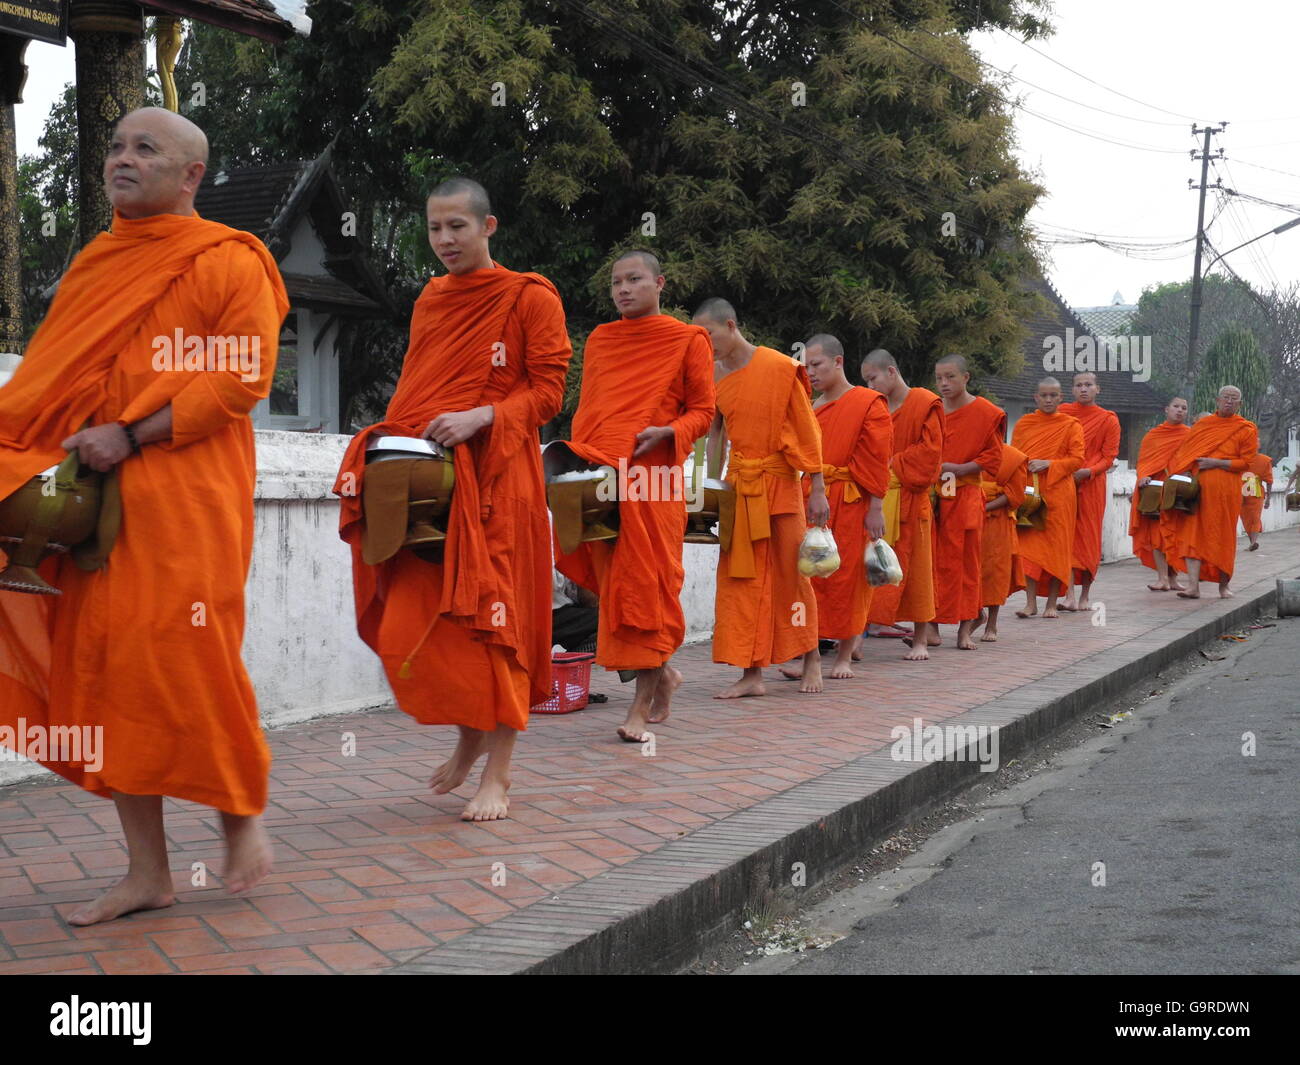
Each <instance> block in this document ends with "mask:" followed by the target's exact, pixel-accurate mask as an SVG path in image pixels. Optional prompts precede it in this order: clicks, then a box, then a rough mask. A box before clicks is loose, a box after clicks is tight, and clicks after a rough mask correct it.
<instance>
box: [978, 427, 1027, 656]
mask: <svg viewBox="0 0 1300 1065" xmlns="http://www.w3.org/2000/svg"><path fill="white" fill-rule="evenodd" d="M1026 462H1028V459H1027V458H1026V456H1025V453H1024V452H1023V451H1017V450H1016V449H1015V448H1014V447H1012V446H1011V445H1010V444H1003V445H1002V455H1001V459H1000V461H999V462H998V471H997V473H995V474H994V475H993V476H992V477H981V478H980V489H981V490H982V492H983V495H984V535H983V537H982V538H981V539H980V604H981V610H980V616H979V620H978V621H976V623H975V628H976V629H978V628H980V627H981V626H983V628H984V635H983V636H981V637H980V640H981V641H982V642H983V643H994V642H996V641H997V638H998V613H999V611H1000V610H1001V609H1002V604H1003V603H1005V602H1006V601H1007V597H1008V596H1009V595H1011V593H1012V592H1017V591H1019V590H1020V589H1021V588H1023V587H1024V586H1025V574H1024V570H1023V568H1022V567H1021V565H1020V543H1019V538H1018V537H1017V536H1016V508H1017V507H1018V506H1020V504H1021V503H1022V502H1024V498H1025V485H1026V483H1028V471H1027V470H1026V468H1025V464H1026Z"/></svg>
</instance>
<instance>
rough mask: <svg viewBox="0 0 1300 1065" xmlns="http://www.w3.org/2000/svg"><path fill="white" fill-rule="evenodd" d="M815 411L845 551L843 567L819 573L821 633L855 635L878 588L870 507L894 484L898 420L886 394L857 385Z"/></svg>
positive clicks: (833, 526) (833, 525)
mask: <svg viewBox="0 0 1300 1065" xmlns="http://www.w3.org/2000/svg"><path fill="white" fill-rule="evenodd" d="M813 409H814V412H815V413H816V415H817V424H818V425H820V426H821V431H822V473H823V475H824V476H825V478H826V498H827V500H828V502H829V503H830V508H831V520H830V530H831V533H832V534H833V535H834V537H835V544H836V546H837V547H838V548H839V552H840V568H839V569H837V570H836V571H835V572H834V573H832V574H831V575H830V576H829V577H815V578H813V582H812V586H813V592H814V593H815V594H816V596H817V623H818V635H820V636H821V638H822V639H823V640H850V639H852V638H853V637H855V636H860V635H861V634H862V631H863V630H864V629H865V628H866V627H867V615H868V612H869V610H870V608H871V597H872V592H873V591H874V589H873V588H872V587H871V585H870V583H868V581H867V572H866V562H865V555H866V550H867V543H868V542H869V541H868V538H867V527H866V522H867V508H868V507H869V506H870V502H871V500H870V497H871V496H875V497H876V498H877V499H883V498H884V496H885V491H886V490H887V489H888V487H889V453H890V448H891V445H892V443H893V439H894V420H893V418H891V417H890V416H889V404H888V403H887V402H886V401H885V397H884V396H882V395H881V394H880V393H879V392H877V391H875V390H874V389H871V388H863V387H862V386H861V385H855V386H854V387H853V388H850V389H849V390H848V391H847V392H845V393H844V395H842V396H840V398H839V399H837V400H834V401H833V402H830V403H822V404H821V405H820V406H817V407H815V408H813Z"/></svg>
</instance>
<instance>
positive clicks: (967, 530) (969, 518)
mask: <svg viewBox="0 0 1300 1065" xmlns="http://www.w3.org/2000/svg"><path fill="white" fill-rule="evenodd" d="M1006 426H1007V414H1006V411H1004V410H1003V409H1002V408H1001V407H995V406H994V405H993V404H992V403H990V402H989V401H988V400H987V399H985V398H984V397H983V396H975V397H974V398H973V399H972V400H971V402H970V403H967V404H966V405H965V406H964V407H958V408H957V409H956V410H951V411H950V410H945V411H944V412H943V461H944V462H955V463H963V462H978V463H979V465H980V468H979V469H978V470H976V471H975V472H974V473H968V474H966V475H965V476H963V477H958V478H956V480H955V482H951V483H945V482H944V480H943V478H942V476H941V477H940V483H939V485H938V488H939V520H938V521H937V522H936V523H935V529H934V590H935V604H934V620H935V622H936V623H938V624H940V625H955V624H957V623H958V622H961V621H971V620H973V619H974V618H977V617H979V613H980V600H981V592H980V539H981V537H982V536H983V533H984V493H983V491H981V489H980V473H981V471H982V472H983V473H985V474H988V475H989V476H994V475H996V474H997V471H998V464H999V463H1000V462H1001V461H1002V437H1003V434H1004V433H1005V432H1006Z"/></svg>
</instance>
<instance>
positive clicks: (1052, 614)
mask: <svg viewBox="0 0 1300 1065" xmlns="http://www.w3.org/2000/svg"><path fill="white" fill-rule="evenodd" d="M1056 610H1057V608H1056V607H1054V606H1049V607H1048V608H1047V609H1046V610H1044V611H1043V617H1045V618H1059V617H1060V616H1061V615H1060V614H1058V613H1057V612H1056Z"/></svg>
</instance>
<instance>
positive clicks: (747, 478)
mask: <svg viewBox="0 0 1300 1065" xmlns="http://www.w3.org/2000/svg"><path fill="white" fill-rule="evenodd" d="M717 390H718V410H719V411H721V413H722V418H723V422H724V424H725V426H726V432H727V438H728V440H729V441H730V442H731V457H730V459H729V461H728V464H727V480H728V481H730V482H731V483H732V484H734V485H735V486H736V494H737V498H736V521H735V528H734V530H733V532H732V539H731V550H729V551H722V552H721V553H720V555H719V558H718V588H717V596H716V598H715V601H714V619H715V620H714V629H713V660H714V661H715V662H727V663H730V664H731V665H733V666H739V667H740V668H741V669H750V668H753V667H758V666H767V665H771V664H772V663H773V662H786V661H788V660H790V659H791V658H795V657H797V656H798V655H802V654H805V653H807V652H808V651H811V650H812V649H813V648H814V647H816V646H817V598H816V595H815V594H814V592H813V590H812V584H811V583H810V581H809V579H808V578H807V577H805V576H803V575H802V574H800V572H799V570H798V559H799V544H800V541H802V540H803V536H804V533H805V532H806V531H807V522H806V521H805V519H804V505H803V492H802V491H801V489H800V486H799V472H798V471H800V470H802V471H803V472H805V473H820V472H821V468H822V447H821V431H820V430H819V429H818V427H817V416H816V415H815V414H814V413H813V409H812V402H811V399H810V396H811V394H812V389H811V387H810V386H809V384H808V372H807V370H805V369H804V368H803V366H801V365H800V364H799V363H797V362H795V361H794V360H793V359H791V358H790V357H789V356H788V355H782V354H781V353H780V352H779V351H774V350H773V349H772V348H761V347H760V348H757V349H755V351H754V355H753V357H752V358H751V359H750V360H749V362H748V363H747V364H746V365H745V366H743V367H741V369H739V370H733V371H732V372H731V373H729V374H727V375H726V376H724V377H723V378H721V380H719V381H718V383H717Z"/></svg>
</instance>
